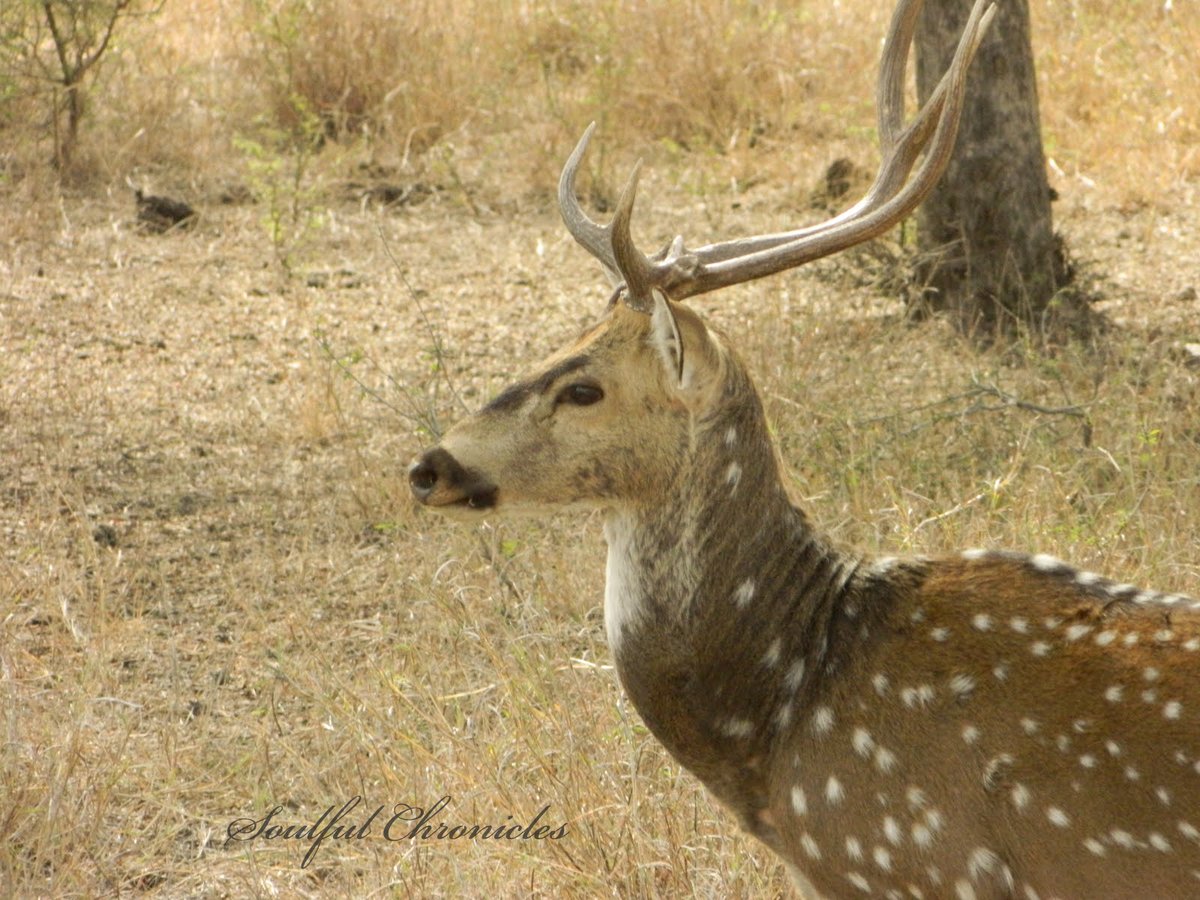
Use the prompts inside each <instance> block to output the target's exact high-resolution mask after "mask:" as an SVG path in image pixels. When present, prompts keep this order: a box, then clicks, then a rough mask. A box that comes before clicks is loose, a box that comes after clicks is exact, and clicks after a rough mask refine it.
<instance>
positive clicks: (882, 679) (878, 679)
mask: <svg viewBox="0 0 1200 900" xmlns="http://www.w3.org/2000/svg"><path fill="white" fill-rule="evenodd" d="M871 684H872V685H874V687H875V693H877V694H878V695H879V696H880V697H882V696H884V695H885V694H886V693H887V692H888V684H889V682H888V677H887V676H886V675H884V674H883V673H882V672H879V673H877V674H876V675H875V677H874V678H872V679H871Z"/></svg>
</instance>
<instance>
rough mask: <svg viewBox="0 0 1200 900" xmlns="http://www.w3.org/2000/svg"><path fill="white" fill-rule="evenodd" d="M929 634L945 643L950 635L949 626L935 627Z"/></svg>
mask: <svg viewBox="0 0 1200 900" xmlns="http://www.w3.org/2000/svg"><path fill="white" fill-rule="evenodd" d="M929 636H930V637H931V638H933V639H934V640H935V641H938V642H939V643H944V642H945V640H946V638H948V637H949V636H950V629H949V628H934V629H933V630H931V631H930V632H929Z"/></svg>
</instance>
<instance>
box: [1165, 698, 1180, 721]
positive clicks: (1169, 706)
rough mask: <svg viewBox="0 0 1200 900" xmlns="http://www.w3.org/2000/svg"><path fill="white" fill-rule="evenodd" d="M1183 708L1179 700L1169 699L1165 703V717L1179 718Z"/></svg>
mask: <svg viewBox="0 0 1200 900" xmlns="http://www.w3.org/2000/svg"><path fill="white" fill-rule="evenodd" d="M1182 710H1183V707H1182V706H1181V705H1180V703H1179V701H1178V700H1168V701H1167V702H1166V703H1164V704H1163V718H1164V719H1178V718H1179V713H1180V712H1181V711H1182Z"/></svg>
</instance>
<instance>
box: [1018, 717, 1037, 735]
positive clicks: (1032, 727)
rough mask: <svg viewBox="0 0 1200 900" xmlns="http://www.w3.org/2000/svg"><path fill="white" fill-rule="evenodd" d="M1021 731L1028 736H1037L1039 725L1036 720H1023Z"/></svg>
mask: <svg viewBox="0 0 1200 900" xmlns="http://www.w3.org/2000/svg"><path fill="white" fill-rule="evenodd" d="M1021 730H1022V731H1024V732H1025V733H1026V734H1037V730H1038V723H1037V720H1036V719H1030V718H1023V719H1021Z"/></svg>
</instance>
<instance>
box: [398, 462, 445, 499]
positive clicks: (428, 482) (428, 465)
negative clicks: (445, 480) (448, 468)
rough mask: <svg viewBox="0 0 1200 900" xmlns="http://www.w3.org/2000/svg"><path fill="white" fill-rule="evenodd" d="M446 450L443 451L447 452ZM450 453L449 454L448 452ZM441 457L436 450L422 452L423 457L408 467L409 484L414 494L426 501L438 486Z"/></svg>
mask: <svg viewBox="0 0 1200 900" xmlns="http://www.w3.org/2000/svg"><path fill="white" fill-rule="evenodd" d="M445 452H446V451H444V450H443V451H442V453H445ZM447 455H448V454H447ZM439 459H440V457H439V456H438V455H437V454H436V453H435V451H427V452H425V453H423V454H421V458H420V459H418V460H417V461H416V462H414V463H413V464H412V465H411V466H409V467H408V486H409V487H410V488H411V489H412V492H413V496H414V497H416V498H417V499H418V500H420V501H421V502H422V503H424V502H425V501H426V500H427V499H428V498H429V495H430V494H432V493H433V490H434V488H436V487H437V483H438V479H439V478H440V477H441V473H440V472H439V471H438V461H439Z"/></svg>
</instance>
